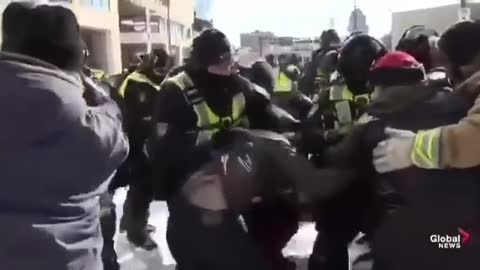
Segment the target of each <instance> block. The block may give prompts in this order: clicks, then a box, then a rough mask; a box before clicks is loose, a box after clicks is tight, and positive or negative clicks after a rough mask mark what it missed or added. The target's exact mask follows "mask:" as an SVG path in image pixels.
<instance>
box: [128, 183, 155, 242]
mask: <svg viewBox="0 0 480 270" xmlns="http://www.w3.org/2000/svg"><path fill="white" fill-rule="evenodd" d="M152 201H153V191H152V187H151V185H149V184H148V183H147V182H146V181H132V183H131V184H130V187H129V189H128V192H127V198H126V200H125V203H124V205H123V217H122V225H123V227H124V229H126V230H127V236H140V235H143V234H144V233H145V229H146V226H147V223H148V218H149V216H150V211H149V208H150V203H151V202H152Z"/></svg>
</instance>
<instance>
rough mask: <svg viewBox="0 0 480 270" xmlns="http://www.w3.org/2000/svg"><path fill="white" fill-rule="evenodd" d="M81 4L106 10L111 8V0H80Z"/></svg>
mask: <svg viewBox="0 0 480 270" xmlns="http://www.w3.org/2000/svg"><path fill="white" fill-rule="evenodd" d="M50 1H51V2H53V1H59V0H53V1H52V0H50ZM60 1H64V0H60ZM66 2H70V3H71V2H72V1H71V0H70V1H66ZM80 4H81V5H83V6H87V7H90V8H95V9H100V10H106V11H109V10H110V0H80Z"/></svg>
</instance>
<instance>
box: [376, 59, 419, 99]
mask: <svg viewBox="0 0 480 270" xmlns="http://www.w3.org/2000/svg"><path fill="white" fill-rule="evenodd" d="M425 78H426V76H425V69H424V67H423V65H422V64H421V63H420V62H418V61H417V60H416V59H415V58H414V57H413V56H411V55H410V54H408V53H405V52H401V51H393V52H390V53H387V54H386V55H385V56H383V57H381V58H380V59H378V61H376V62H375V63H374V64H373V67H372V70H371V74H370V83H371V84H372V85H374V86H375V88H374V92H373V94H372V97H373V98H375V97H376V96H378V95H379V94H380V93H379V92H380V91H382V90H383V89H385V88H389V87H393V86H400V85H411V84H416V83H419V82H421V81H423V80H425Z"/></svg>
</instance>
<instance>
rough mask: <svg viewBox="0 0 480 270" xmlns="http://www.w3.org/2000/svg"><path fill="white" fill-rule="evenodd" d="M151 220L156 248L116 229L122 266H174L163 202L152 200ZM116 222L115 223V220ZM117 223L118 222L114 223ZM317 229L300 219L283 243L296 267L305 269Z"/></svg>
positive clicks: (168, 269) (143, 269) (149, 269)
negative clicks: (139, 244)
mask: <svg viewBox="0 0 480 270" xmlns="http://www.w3.org/2000/svg"><path fill="white" fill-rule="evenodd" d="M125 197H126V190H125V189H120V190H118V191H117V193H116V194H115V198H114V201H115V204H116V205H117V217H118V218H120V217H121V216H122V212H123V202H124V201H125ZM150 213H151V215H150V221H149V222H150V224H152V225H155V226H156V227H157V231H156V232H155V234H154V235H153V238H154V239H155V241H156V242H157V243H158V245H159V249H158V250H155V251H151V252H150V251H145V250H143V249H140V248H136V247H135V246H133V245H131V244H129V242H128V241H127V238H126V236H125V234H120V233H117V235H116V236H115V249H116V250H117V254H118V258H119V262H120V264H121V270H174V269H175V260H174V259H173V258H172V255H171V254H170V251H169V250H168V245H167V241H166V238H165V234H166V223H167V218H168V210H167V206H166V204H165V203H163V202H154V203H152V204H151V206H150ZM117 225H118V224H117ZM117 227H118V226H117ZM316 234H317V232H316V231H315V228H314V224H313V223H302V224H301V226H300V230H299V231H298V232H297V234H296V235H295V236H294V237H293V238H292V240H291V241H290V243H289V244H288V245H287V247H285V249H284V254H285V255H286V256H287V257H292V260H294V261H295V262H296V263H297V265H298V269H299V270H306V269H307V258H308V256H309V255H310V253H311V251H312V246H313V241H314V240H315V237H316Z"/></svg>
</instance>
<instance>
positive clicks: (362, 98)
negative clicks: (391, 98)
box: [353, 94, 370, 105]
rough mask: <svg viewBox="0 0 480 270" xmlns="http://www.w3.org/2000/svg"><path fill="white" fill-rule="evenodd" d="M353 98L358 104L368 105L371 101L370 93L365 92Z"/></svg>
mask: <svg viewBox="0 0 480 270" xmlns="http://www.w3.org/2000/svg"><path fill="white" fill-rule="evenodd" d="M353 100H354V101H355V103H357V104H362V105H368V104H369V103H370V94H363V95H357V96H354V97H353ZM363 101H364V102H363ZM364 103H365V104H364Z"/></svg>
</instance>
